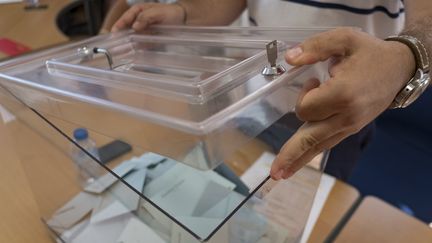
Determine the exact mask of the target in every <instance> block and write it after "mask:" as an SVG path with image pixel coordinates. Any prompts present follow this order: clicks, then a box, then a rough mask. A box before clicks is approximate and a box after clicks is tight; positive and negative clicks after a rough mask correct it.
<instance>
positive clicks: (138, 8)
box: [111, 4, 152, 32]
mask: <svg viewBox="0 0 432 243" xmlns="http://www.w3.org/2000/svg"><path fill="white" fill-rule="evenodd" d="M151 7H152V4H146V5H135V6H132V7H131V8H129V9H128V10H127V11H126V12H124V13H123V15H122V16H121V17H120V18H119V19H118V20H117V21H116V22H115V23H114V25H113V27H112V28H111V31H112V32H116V31H119V30H122V29H125V28H128V27H131V26H132V24H133V23H134V22H135V19H136V18H137V17H138V15H139V14H140V13H141V12H142V11H144V10H146V9H148V8H151Z"/></svg>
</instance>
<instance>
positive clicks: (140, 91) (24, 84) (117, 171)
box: [0, 27, 328, 243]
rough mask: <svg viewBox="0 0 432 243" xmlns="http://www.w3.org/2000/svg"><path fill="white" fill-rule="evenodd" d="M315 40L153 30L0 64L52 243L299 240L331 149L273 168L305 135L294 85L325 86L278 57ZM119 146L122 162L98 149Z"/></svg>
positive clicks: (312, 70)
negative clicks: (286, 170)
mask: <svg viewBox="0 0 432 243" xmlns="http://www.w3.org/2000/svg"><path fill="white" fill-rule="evenodd" d="M319 31H322V30H320V29H289V28H219V27H216V28H203V27H155V28H152V29H149V30H147V31H145V32H141V33H137V32H132V31H125V32H120V33H115V34H107V35H102V36H97V37H94V38H91V39H87V40H84V41H81V42H77V43H72V44H68V45H64V46H60V47H55V48H52V49H48V50H44V51H40V52H36V53H33V54H30V55H26V56H22V57H19V58H16V59H11V60H9V61H7V62H4V63H1V64H0V104H1V105H2V106H3V107H5V109H6V110H8V111H9V112H10V113H11V114H12V115H13V116H14V119H12V120H10V121H9V122H8V123H7V127H8V128H9V132H10V134H11V137H13V138H14V142H15V148H16V150H17V153H18V155H19V157H20V159H21V163H22V165H23V167H24V169H25V171H26V175H27V177H28V181H29V183H30V185H31V187H32V191H33V194H34V197H35V199H36V201H37V203H38V205H39V210H40V214H41V221H42V222H43V223H44V224H45V225H46V226H47V229H48V230H49V232H50V233H51V234H52V236H53V239H55V240H57V241H58V242H151V243H153V242H155V243H157V242H176V243H177V242H200V241H209V242H227V243H228V242H260V243H263V242H299V241H300V240H301V239H303V241H304V239H305V236H302V232H303V229H304V227H305V224H306V221H307V218H308V214H309V211H310V208H311V205H312V202H313V199H314V195H315V192H316V189H317V187H318V185H319V182H320V178H321V173H322V172H321V171H322V169H323V167H324V166H325V161H326V157H327V156H326V152H324V153H323V154H320V155H319V156H317V157H316V158H314V161H313V163H314V164H317V165H318V166H316V168H312V167H305V168H303V169H302V170H300V171H299V172H298V173H297V174H295V175H294V176H293V177H292V178H290V179H288V180H283V181H278V182H276V181H273V180H272V179H270V178H269V170H270V165H271V162H272V160H273V159H274V156H275V153H277V151H278V150H279V149H280V146H281V145H282V144H283V143H284V142H285V141H286V140H287V139H289V137H290V136H291V135H292V134H293V133H294V132H295V131H296V130H297V129H298V128H299V127H300V126H301V125H302V123H301V122H300V121H299V120H297V118H296V116H295V113H294V108H295V104H296V101H297V97H298V94H299V92H300V90H301V89H302V87H303V84H304V83H305V82H308V81H310V80H311V79H317V80H319V81H325V80H326V79H327V78H328V64H327V63H319V64H316V65H312V66H304V67H291V66H289V65H287V64H286V63H285V61H284V58H283V56H284V52H285V51H286V49H287V48H289V47H291V46H293V45H296V44H297V43H298V42H299V41H301V40H303V39H304V38H305V37H307V36H310V35H313V34H315V33H318V32H319ZM77 128H85V129H86V130H87V131H88V137H89V138H91V140H92V141H94V142H95V144H96V147H88V146H84V145H83V144H82V143H80V142H79V141H78V140H77V138H76V137H75V138H74V137H73V133H74V131H76V129H77ZM116 140H121V141H123V144H127V145H128V146H130V148H131V149H130V151H129V150H127V151H123V153H121V154H120V153H118V151H117V149H116V147H114V146H111V147H110V146H103V145H106V144H110V143H112V142H113V141H116ZM89 141H90V140H89ZM97 147H99V150H98V149H95V148H97ZM102 147H103V148H102ZM107 148H108V149H107ZM116 151H117V152H116ZM106 153H111V154H112V153H117V155H118V156H112V157H115V158H112V159H110V160H105V159H101V158H102V157H104V155H106ZM83 175H85V178H87V179H86V180H84V181H83ZM88 178H90V179H91V180H90V179H88ZM302 237H303V238H302Z"/></svg>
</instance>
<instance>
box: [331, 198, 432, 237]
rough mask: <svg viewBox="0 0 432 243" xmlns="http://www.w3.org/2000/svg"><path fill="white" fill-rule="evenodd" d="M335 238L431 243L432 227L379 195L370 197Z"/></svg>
mask: <svg viewBox="0 0 432 243" xmlns="http://www.w3.org/2000/svg"><path fill="white" fill-rule="evenodd" d="M335 242H340V243H343V242H350V243H356V242H359V243H360V242H368V243H375V242H376V243H386V242H389V243H390V242H391V243H399V242H400V243H405V242H415V243H423V242H424V243H430V242H432V229H431V228H429V227H428V226H427V225H426V224H425V223H423V222H421V221H419V220H417V219H415V218H413V217H411V216H409V215H407V214H405V213H403V212H402V211H400V210H399V209H397V208H395V207H393V206H391V205H390V204H388V203H386V202H384V201H382V200H381V199H378V198H376V197H372V196H368V197H366V198H365V199H364V200H363V201H362V203H361V204H360V206H359V208H358V209H357V210H356V211H355V213H354V214H353V215H352V217H351V218H350V220H349V221H348V223H347V224H346V225H345V227H344V228H343V230H342V231H341V232H340V234H339V235H338V237H337V238H336V240H335Z"/></svg>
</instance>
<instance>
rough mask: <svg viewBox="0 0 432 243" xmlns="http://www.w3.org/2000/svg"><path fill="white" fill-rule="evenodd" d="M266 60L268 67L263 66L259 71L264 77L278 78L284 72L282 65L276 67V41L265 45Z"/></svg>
mask: <svg viewBox="0 0 432 243" xmlns="http://www.w3.org/2000/svg"><path fill="white" fill-rule="evenodd" d="M266 50H267V59H268V62H269V65H267V66H265V67H264V69H263V70H262V71H261V74H262V75H264V76H279V75H281V74H283V73H284V72H285V71H286V70H285V68H284V67H283V66H282V65H277V64H276V60H277V57H278V49H277V41H276V40H274V41H272V42H269V43H268V44H267V45H266Z"/></svg>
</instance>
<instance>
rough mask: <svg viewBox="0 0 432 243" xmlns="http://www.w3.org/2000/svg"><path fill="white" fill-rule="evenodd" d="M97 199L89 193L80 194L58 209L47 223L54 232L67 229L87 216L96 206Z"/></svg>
mask: <svg viewBox="0 0 432 243" xmlns="http://www.w3.org/2000/svg"><path fill="white" fill-rule="evenodd" d="M97 201H98V197H97V196H95V195H92V194H91V193H87V192H81V193H79V194H78V195H77V196H75V197H74V198H73V199H72V200H70V201H69V202H67V203H66V204H65V205H64V206H63V207H61V208H60V209H58V210H57V211H56V212H55V213H54V215H53V216H52V217H51V219H49V220H48V221H47V224H48V225H49V226H50V227H52V228H54V229H55V230H56V231H59V232H61V231H62V230H61V229H63V230H66V229H69V228H70V227H72V226H73V225H74V224H76V223H78V222H79V221H80V220H81V219H83V218H84V217H85V216H86V215H87V214H89V213H90V212H91V211H92V209H93V207H94V206H95V205H96V203H97Z"/></svg>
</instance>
